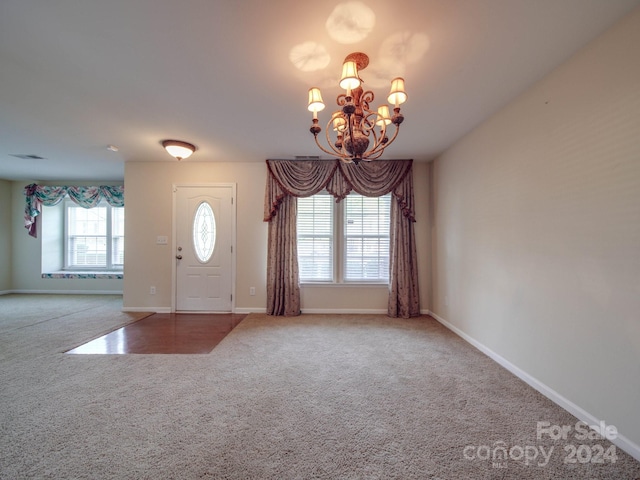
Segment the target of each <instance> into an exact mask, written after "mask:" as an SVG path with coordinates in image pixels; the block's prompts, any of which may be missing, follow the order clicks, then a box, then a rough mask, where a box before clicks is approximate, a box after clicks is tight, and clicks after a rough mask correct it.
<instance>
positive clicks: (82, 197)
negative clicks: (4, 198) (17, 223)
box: [24, 183, 124, 237]
mask: <svg viewBox="0 0 640 480" xmlns="http://www.w3.org/2000/svg"><path fill="white" fill-rule="evenodd" d="M24 194H25V196H26V205H25V209H24V227H25V228H26V229H27V231H28V232H29V235H31V236H32V237H36V236H37V232H36V218H37V216H38V215H40V212H41V211H42V205H45V206H47V207H51V206H53V205H57V204H58V203H60V202H61V201H62V199H63V198H64V197H65V196H67V195H68V196H69V198H70V199H71V200H73V201H74V202H75V203H77V204H78V205H80V206H81V207H84V208H93V207H95V206H96V205H98V204H99V203H100V202H101V201H102V200H106V201H107V203H109V205H111V206H113V207H124V186H123V185H100V186H98V187H95V186H91V187H76V186H60V187H55V186H53V187H52V186H44V185H36V184H35V183H32V184H30V185H27V186H26V187H24Z"/></svg>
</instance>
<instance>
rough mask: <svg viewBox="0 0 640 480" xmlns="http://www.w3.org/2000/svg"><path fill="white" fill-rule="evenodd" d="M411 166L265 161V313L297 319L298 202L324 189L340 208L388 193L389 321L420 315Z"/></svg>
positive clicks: (382, 162)
mask: <svg viewBox="0 0 640 480" xmlns="http://www.w3.org/2000/svg"><path fill="white" fill-rule="evenodd" d="M412 165H413V161H412V160H376V161H374V162H360V164H358V165H355V164H352V163H350V164H346V163H343V162H341V161H339V160H302V161H300V160H295V161H293V160H267V169H268V175H267V185H266V189H265V203H264V221H265V222H269V233H268V236H269V240H268V241H269V245H268V249H267V250H268V251H267V313H268V314H269V315H299V314H300V287H299V274H298V252H297V231H296V230H297V229H296V217H297V198H298V197H309V196H311V195H315V194H316V193H318V192H320V191H321V190H323V189H326V190H327V191H328V192H329V193H330V194H331V195H333V196H334V197H335V198H336V201H337V202H339V201H341V200H342V199H344V198H345V197H346V196H347V195H348V194H349V192H351V191H355V192H356V193H359V194H360V195H364V196H368V197H378V196H382V195H386V194H387V193H392V194H393V195H392V197H393V201H392V202H391V229H390V232H391V235H390V251H389V275H390V278H389V302H388V308H387V310H388V315H389V316H391V317H404V318H408V317H413V316H417V315H419V314H420V305H419V289H418V268H417V255H416V245H415V237H414V233H413V223H414V222H415V211H414V204H413V169H412Z"/></svg>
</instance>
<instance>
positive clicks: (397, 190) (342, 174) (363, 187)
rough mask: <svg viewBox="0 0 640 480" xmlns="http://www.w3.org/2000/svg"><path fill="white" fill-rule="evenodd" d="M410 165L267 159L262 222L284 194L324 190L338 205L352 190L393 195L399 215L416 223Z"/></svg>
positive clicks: (273, 212)
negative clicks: (398, 206)
mask: <svg viewBox="0 0 640 480" xmlns="http://www.w3.org/2000/svg"><path fill="white" fill-rule="evenodd" d="M412 165H413V161H412V160H376V161H375V162H360V163H359V164H358V165H356V164H354V163H344V162H341V161H340V160H296V161H292V160H267V168H268V171H269V178H268V179H267V188H266V192H265V196H266V197H265V202H264V209H265V211H264V221H265V222H268V221H270V220H271V219H272V218H273V217H274V216H275V215H276V213H277V211H278V206H279V205H280V203H281V202H282V200H283V199H284V197H285V196H286V195H291V196H294V197H310V196H311V195H315V194H316V193H318V192H320V191H321V190H322V189H324V188H326V189H327V191H328V192H329V193H330V194H331V195H333V196H334V197H335V198H336V201H338V202H339V201H340V200H342V199H344V198H345V197H346V196H347V195H349V192H351V191H352V190H353V191H354V192H356V193H359V194H360V195H364V196H367V197H379V196H381V195H386V194H387V193H389V192H393V195H394V197H395V198H396V199H397V200H398V202H399V204H400V207H401V211H402V214H403V215H404V216H405V217H408V218H409V219H410V220H411V221H413V222H415V213H414V210H413V186H412V185H413V180H412V177H411V172H412Z"/></svg>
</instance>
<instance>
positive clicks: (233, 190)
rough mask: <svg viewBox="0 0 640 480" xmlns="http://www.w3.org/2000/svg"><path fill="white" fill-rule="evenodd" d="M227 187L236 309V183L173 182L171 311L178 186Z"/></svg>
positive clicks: (174, 292)
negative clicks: (229, 205)
mask: <svg viewBox="0 0 640 480" xmlns="http://www.w3.org/2000/svg"><path fill="white" fill-rule="evenodd" d="M216 187H222V188H229V187H231V198H232V202H231V207H230V208H231V249H232V253H231V313H235V311H236V251H237V250H236V211H237V210H236V209H237V198H236V184H235V183H174V184H172V186H171V190H172V197H173V200H172V212H171V313H175V312H176V305H177V298H176V295H177V293H178V279H177V263H176V261H175V256H176V248H177V242H178V231H177V227H178V222H177V218H176V216H177V205H176V203H177V195H178V189H179V188H216Z"/></svg>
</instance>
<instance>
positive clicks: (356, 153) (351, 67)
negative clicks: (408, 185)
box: [308, 52, 407, 164]
mask: <svg viewBox="0 0 640 480" xmlns="http://www.w3.org/2000/svg"><path fill="white" fill-rule="evenodd" d="M367 65H369V57H368V56H367V55H365V54H364V53H360V52H356V53H351V54H350V55H348V56H347V58H345V59H344V64H343V65H342V78H341V79H340V83H339V85H340V88H344V89H345V90H346V93H344V94H340V95H338V98H337V99H336V103H337V104H338V106H339V107H340V109H338V110H336V111H335V112H333V113H332V114H331V118H330V119H329V121H328V122H327V127H326V139H327V145H328V147H329V148H325V147H324V146H323V145H322V144H321V142H320V140H318V134H319V133H320V132H321V131H322V128H321V127H320V125H318V112H320V111H321V110H324V107H325V105H324V102H323V101H322V94H321V93H320V89H319V88H317V87H313V88H310V89H309V106H308V109H309V111H310V112H313V123H312V125H311V128H310V129H309V131H310V132H311V133H312V134H313V137H314V139H315V141H316V144H317V145H318V147H319V148H320V150H322V151H323V152H325V153H327V154H329V155H331V156H335V155H337V156H338V157H339V158H340V159H341V160H342V161H344V162H347V163H351V162H353V163H355V164H358V163H359V162H360V161H362V160H364V161H370V160H375V159H376V158H379V157H380V156H381V155H382V153H383V152H384V149H385V148H387V147H388V146H389V145H391V144H392V143H393V141H394V140H395V139H396V137H397V136H398V132H399V131H400V124H401V123H402V121H403V120H404V116H403V115H402V114H401V113H400V104H402V103H404V102H406V100H407V94H406V92H405V90H404V78H401V77H397V78H394V79H393V80H392V81H391V92H390V93H389V96H388V97H387V101H388V102H389V103H390V104H392V105H394V109H393V115H391V114H390V112H389V106H388V105H380V106H379V107H378V109H377V111H374V110H371V108H370V104H371V103H372V102H373V100H374V95H373V92H372V91H370V90H366V91H365V90H364V89H363V88H362V83H363V80H362V79H361V78H360V76H359V72H360V71H361V70H364V69H365V68H366V67H367ZM390 124H393V125H395V127H396V128H395V131H394V132H393V136H392V137H391V138H389V136H388V135H387V125H390ZM376 127H378V129H376ZM331 132H333V133H331ZM332 137H333V139H332Z"/></svg>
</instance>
